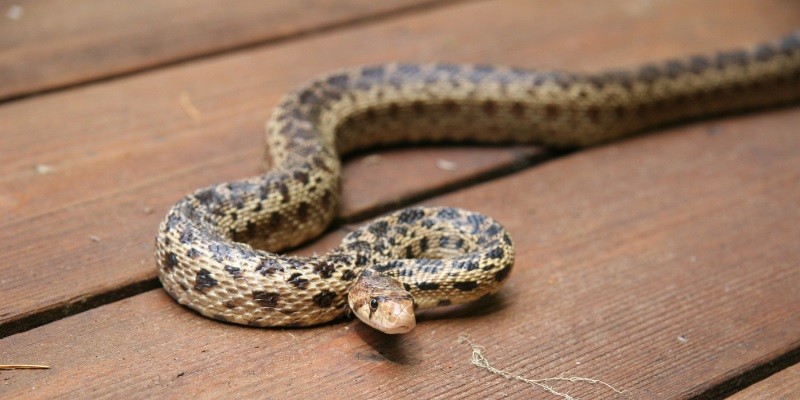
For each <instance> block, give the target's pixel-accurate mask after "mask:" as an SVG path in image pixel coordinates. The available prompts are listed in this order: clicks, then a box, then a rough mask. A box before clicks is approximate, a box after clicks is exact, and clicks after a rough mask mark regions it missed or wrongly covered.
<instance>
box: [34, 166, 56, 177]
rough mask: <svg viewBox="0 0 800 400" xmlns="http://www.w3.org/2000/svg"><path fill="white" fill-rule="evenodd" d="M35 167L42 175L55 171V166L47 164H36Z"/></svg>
mask: <svg viewBox="0 0 800 400" xmlns="http://www.w3.org/2000/svg"><path fill="white" fill-rule="evenodd" d="M34 169H36V173H38V174H40V175H47V174H52V173H53V171H55V170H54V169H53V167H51V166H49V165H47V164H36V166H34Z"/></svg>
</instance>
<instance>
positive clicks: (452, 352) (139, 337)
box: [0, 107, 800, 399]
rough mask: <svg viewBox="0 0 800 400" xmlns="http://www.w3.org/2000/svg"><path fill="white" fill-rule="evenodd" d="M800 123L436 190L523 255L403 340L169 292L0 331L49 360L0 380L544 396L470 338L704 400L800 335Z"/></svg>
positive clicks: (281, 392)
mask: <svg viewBox="0 0 800 400" xmlns="http://www.w3.org/2000/svg"><path fill="white" fill-rule="evenodd" d="M798 124H800V108H797V107H795V108H791V109H784V110H780V111H773V112H768V113H763V114H759V115H752V116H747V117H739V118H731V119H727V120H724V121H717V122H706V123H700V124H695V125H691V126H688V127H684V128H681V129H673V130H671V131H667V132H662V133H658V134H652V135H648V136H645V137H640V138H637V139H633V140H629V141H626V142H622V143H619V144H614V145H609V146H605V147H602V148H596V149H592V150H589V151H586V152H581V153H577V154H574V155H571V156H569V157H565V158H562V159H559V160H555V161H552V162H549V163H547V164H544V165H542V166H541V167H538V168H533V169H528V170H526V171H523V172H521V173H518V174H515V175H511V176H508V177H506V178H502V179H497V180H493V181H490V182H488V183H485V184H482V185H479V186H476V187H473V188H470V189H467V190H462V191H458V192H455V193H453V194H450V195H447V196H444V197H441V198H437V199H435V200H431V201H428V202H426V203H428V204H446V205H453V206H461V207H466V208H470V209H474V210H476V211H480V212H484V213H487V214H490V215H492V216H494V217H495V218H497V219H498V220H499V221H500V222H501V223H503V224H504V225H505V226H506V227H507V228H508V229H509V230H510V232H511V234H512V236H513V238H514V240H515V244H516V246H517V249H518V253H517V262H516V265H515V269H514V271H513V272H512V275H511V278H510V279H511V280H510V281H509V283H508V284H507V285H506V287H505V288H504V289H503V290H502V291H501V292H500V293H499V295H498V296H495V297H493V298H490V299H488V300H487V301H485V302H483V303H481V304H478V305H473V306H466V307H461V308H454V309H450V310H446V311H445V310H442V311H435V312H431V313H428V314H427V316H426V317H424V318H421V322H420V323H419V324H418V326H417V328H415V330H414V331H412V332H411V333H409V334H407V335H404V336H401V337H389V336H386V335H382V334H378V333H376V332H374V331H372V330H370V329H368V328H366V327H365V326H364V325H363V324H361V323H360V322H358V321H350V322H346V323H336V324H331V325H327V326H322V327H317V328H313V329H296V330H270V329H266V330H261V329H252V328H247V327H240V326H234V325H228V324H222V323H218V322H216V321H213V320H209V319H207V318H204V317H201V316H198V315H197V314H195V313H192V312H190V311H188V310H187V309H185V308H182V307H181V306H179V305H177V304H176V303H175V302H174V301H173V300H172V299H171V298H169V296H167V295H166V294H165V293H164V292H163V291H161V290H154V291H150V292H147V293H144V294H141V295H138V296H135V297H132V298H128V299H125V300H123V301H120V302H117V303H113V304H109V305H106V306H103V307H99V308H96V309H93V310H90V311H88V312H85V313H81V314H78V315H75V316H72V317H69V318H66V319H63V320H60V321H57V322H54V323H51V324H49V325H46V326H43V327H40V328H37V329H34V330H31V331H28V332H24V333H21V334H18V335H13V336H10V337H7V338H4V339H2V340H0V348H3V349H4V351H3V362H4V363H41V364H47V365H50V366H51V367H52V368H51V369H50V370H45V371H12V372H2V373H0V374H2V379H0V380H2V381H3V382H4V386H3V390H4V393H5V394H7V395H8V396H10V397H25V398H31V397H41V398H49V397H52V396H62V397H69V398H76V397H115V398H119V397H123V398H149V397H153V396H157V397H175V396H180V397H194V396H202V397H229V396H231V395H233V394H235V395H236V396H239V397H251V396H259V397H270V398H285V397H294V398H308V397H311V396H314V395H317V394H319V393H327V394H329V395H331V396H332V397H334V398H374V397H376V396H380V397H385V398H408V397H415V398H497V397H506V396H508V397H511V398H538V397H542V398H544V396H545V395H544V394H543V392H541V391H540V390H539V389H536V388H533V387H531V386H529V385H526V384H523V383H520V382H516V381H509V380H505V379H503V378H500V377H498V376H495V375H492V374H490V373H489V372H487V371H485V370H481V369H479V368H477V367H475V366H473V365H471V364H470V361H469V360H470V354H471V349H470V348H468V347H467V346H466V345H464V344H459V343H458V342H457V339H458V338H459V336H461V335H464V334H466V335H469V337H470V338H471V340H472V341H473V342H474V343H475V344H477V345H481V346H484V348H485V356H486V357H487V358H488V360H489V361H490V362H491V363H492V364H493V365H494V366H496V367H498V368H501V369H503V370H507V371H510V372H511V373H513V374H520V375H524V376H526V377H529V378H544V377H555V376H559V375H561V374H566V375H576V376H583V377H589V378H596V379H601V380H603V381H605V382H608V383H609V384H612V385H613V386H614V387H616V388H618V389H620V390H623V391H624V393H623V394H622V395H619V396H616V397H617V398H635V399H640V398H658V399H673V398H687V397H690V396H693V395H698V394H702V393H704V392H706V391H707V390H709V389H710V388H713V387H715V386H717V385H719V384H721V383H723V382H727V381H730V380H731V379H733V378H735V377H737V374H738V373H739V372H741V371H746V370H752V369H755V368H758V367H759V366H760V365H764V364H765V363H768V362H769V361H770V360H772V359H774V358H776V357H777V356H779V355H781V354H785V353H786V352H787V350H790V349H792V348H794V347H795V346H796V344H797V343H798V341H800V312H798V311H799V310H798V304H800V291H797V290H796V286H797V285H796V283H797V282H798V280H800V268H798V267H797V265H798V261H800V247H798V246H797V245H796V244H797V243H798V240H800V227H798V225H797V223H796V221H797V220H798V218H800V209H798V207H797V204H798V203H799V202H800V185H797V183H798V182H800V157H798V154H800V137H799V136H798V135H797V134H796V127H797V126H798ZM317 250H322V248H321V246H320V247H317ZM309 382H313V384H309ZM554 386H555V387H556V389H557V390H560V391H562V392H566V391H568V392H569V393H570V395H572V396H575V397H576V398H615V396H614V393H613V392H610V391H609V389H608V388H605V387H602V386H597V385H590V384H580V383H578V384H569V383H566V384H564V383H560V384H554Z"/></svg>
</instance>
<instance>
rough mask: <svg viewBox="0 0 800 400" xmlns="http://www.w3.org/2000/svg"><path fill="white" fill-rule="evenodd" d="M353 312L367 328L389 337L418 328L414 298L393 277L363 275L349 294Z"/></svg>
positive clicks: (348, 300)
mask: <svg viewBox="0 0 800 400" xmlns="http://www.w3.org/2000/svg"><path fill="white" fill-rule="evenodd" d="M347 302H348V304H349V305H350V308H351V309H352V310H353V313H354V314H355V315H356V317H358V319H360V320H361V321H363V322H364V323H366V324H367V325H369V326H371V327H373V328H375V329H377V330H379V331H381V332H383V333H388V334H390V335H393V334H398V333H406V332H409V331H411V330H412V329H414V327H415V326H416V325H417V320H416V316H415V315H414V298H413V297H412V296H411V294H410V293H408V292H407V291H406V290H405V289H404V288H403V286H402V284H400V282H398V281H397V280H396V279H394V278H390V277H387V276H381V275H376V274H364V275H362V276H361V277H359V279H358V280H357V281H356V283H355V284H354V285H353V287H352V288H351V289H350V292H349V293H348V295H347Z"/></svg>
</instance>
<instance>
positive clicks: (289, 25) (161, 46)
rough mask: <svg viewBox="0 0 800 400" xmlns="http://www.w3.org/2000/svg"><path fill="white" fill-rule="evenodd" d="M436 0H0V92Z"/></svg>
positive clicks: (120, 70) (131, 68)
mask: <svg viewBox="0 0 800 400" xmlns="http://www.w3.org/2000/svg"><path fill="white" fill-rule="evenodd" d="M438 3H442V2H439V1H435V0H393V1H370V0H346V1H335V0H311V1H295V0H277V1H276V0H273V1H270V2H268V3H265V2H263V1H258V0H242V1H237V2H236V4H228V3H222V2H218V1H214V0H173V1H159V0H138V1H125V0H111V1H102V0H82V1H71V0H41V1H34V2H19V1H0V12H1V13H2V15H3V17H5V18H3V20H2V21H3V22H2V23H0V82H3V84H2V85H0V100H2V99H4V98H7V97H13V96H20V95H25V94H30V93H32V92H37V91H42V90H48V89H53V88H58V87H63V86H69V85H74V84H77V83H82V82H88V81H93V80H96V79H99V78H106V77H109V76H113V75H119V74H124V73H128V72H135V71H138V70H141V69H142V68H151V67H154V66H158V65H162V64H165V63H174V62H176V61H179V60H185V59H188V58H193V57H198V56H203V55H207V54H209V53H214V52H220V51H226V50H231V49H237V48H243V47H246V46H253V45H256V44H259V43H266V42H271V41H275V40H279V39H285V38H290V37H293V36H299V35H303V34H308V33H314V32H319V31H321V30H324V29H330V28H332V27H336V26H341V25H346V24H348V23H355V22H358V21H365V20H370V19H372V18H376V17H380V16H387V15H391V14H397V13H400V12H403V11H409V10H415V9H417V10H419V9H424V8H425V7H426V6H431V5H436V4H438ZM14 16H17V17H14Z"/></svg>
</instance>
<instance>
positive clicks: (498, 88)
mask: <svg viewBox="0 0 800 400" xmlns="http://www.w3.org/2000/svg"><path fill="white" fill-rule="evenodd" d="M799 99H800V30H798V31H795V32H793V33H791V34H789V35H787V36H784V37H782V38H780V39H777V40H773V41H770V42H765V43H762V44H759V45H756V46H753V47H750V48H743V49H737V50H729V51H720V52H716V53H709V54H705V55H694V56H686V57H682V58H676V59H670V60H666V61H661V62H654V63H648V64H642V65H639V66H636V67H633V68H628V69H616V70H608V71H600V72H587V73H579V72H561V71H536V70H528V69H520V68H512V67H505V66H498V65H484V64H463V65H462V64H451V63H389V64H382V65H372V66H362V67H354V68H349V69H344V70H340V71H336V72H332V73H328V74H326V75H322V76H319V77H317V78H315V79H312V80H310V81H309V82H308V83H306V84H304V85H301V86H300V87H299V88H297V89H296V90H294V91H292V92H290V93H288V94H287V95H285V96H284V97H283V98H282V100H280V101H279V103H278V104H277V106H276V107H275V109H274V111H273V112H272V113H271V115H270V116H269V118H268V120H267V122H266V151H265V154H266V156H265V159H266V160H265V161H266V163H267V165H268V166H269V167H268V168H267V170H266V172H264V173H263V174H262V175H259V176H256V177H250V178H244V179H239V180H234V181H230V182H225V183H220V184H216V185H213V186H209V187H205V188H201V189H198V190H196V191H194V192H193V193H191V194H189V195H186V196H185V197H183V198H182V199H180V200H179V201H178V202H177V203H176V204H175V205H173V206H172V207H171V208H170V209H169V211H168V212H167V214H166V216H165V218H164V219H163V221H162V222H161V223H160V225H159V227H158V232H157V235H156V251H155V257H156V263H157V265H158V276H159V279H160V281H161V283H162V285H163V287H164V289H165V290H166V291H167V293H169V294H170V295H171V296H172V297H173V298H175V299H176V300H177V301H178V302H179V303H180V304H183V305H185V306H187V307H188V308H190V309H193V310H195V311H197V312H199V313H200V314H202V315H203V316H206V317H210V318H213V319H216V320H219V321H224V322H229V323H235V324H243V325H249V326H257V327H306V326H312V325H317V324H323V323H326V322H330V321H334V320H337V319H343V318H346V317H348V316H352V315H355V316H356V317H357V318H359V319H360V320H362V321H364V322H365V323H366V324H368V325H369V326H371V327H373V328H375V329H378V330H380V331H382V332H385V333H388V334H398V333H406V332H409V331H411V330H412V329H413V328H414V327H415V325H416V313H417V312H418V311H419V310H424V309H429V308H432V307H438V306H447V305H456V304H463V303H467V302H471V301H475V300H477V299H480V298H483V297H486V296H489V295H492V294H494V293H496V292H498V291H499V290H500V288H501V287H502V285H503V284H504V283H505V282H506V281H507V280H508V279H509V275H510V272H511V269H512V266H513V264H514V258H515V252H514V245H513V241H512V239H511V236H510V235H509V233H508V232H507V231H506V229H505V228H504V227H503V226H502V225H501V224H500V223H498V222H497V221H495V220H493V219H492V218H490V217H488V216H486V215H483V214H480V213H476V212H472V211H468V210H464V209H460V208H454V207H422V206H417V207H411V208H407V209H402V210H398V211H395V212H392V213H390V214H388V215H385V216H382V217H379V218H377V219H375V220H373V221H371V222H368V223H366V224H365V225H363V226H361V227H359V228H358V229H355V230H353V231H352V232H350V233H349V234H347V235H346V237H345V238H344V239H343V240H342V242H341V244H339V245H338V246H337V247H335V248H333V249H332V250H330V251H329V252H327V253H325V254H322V255H314V256H308V257H301V256H295V255H286V254H281V252H283V251H286V250H288V249H292V248H295V247H296V246H299V245H300V244H303V243H306V242H308V241H309V240H311V239H313V238H316V237H317V236H319V235H321V234H322V233H323V232H324V231H325V230H326V229H327V228H328V227H329V225H330V224H331V223H332V221H333V220H334V219H335V217H336V210H337V207H338V204H339V198H340V186H341V181H342V174H341V170H342V157H345V156H346V155H348V154H353V153H355V152H362V151H367V150H371V149H375V148H380V147H386V146H393V145H400V144H403V145H418V144H437V143H472V144H483V145H495V144H509V143H525V144H537V145H541V146H545V147H550V148H554V149H576V148H582V147H587V146H595V145H599V144H603V143H606V142H609V141H612V140H615V139H619V138H622V137H625V136H629V135H633V134H635V133H639V132H645V131H647V130H652V129H653V128H656V127H659V126H663V125H666V124H670V123H675V122H678V121H683V120H691V119H696V118H700V117H708V116H714V115H720V114H728V113H734V112H742V111H746V110H751V109H757V108H764V107H775V106H779V105H785V104H789V103H793V102H796V101H798V100H799ZM397 173H398V174H402V173H403V171H397ZM387 179H390V177H389V178H387ZM532 195H535V194H532Z"/></svg>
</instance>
